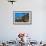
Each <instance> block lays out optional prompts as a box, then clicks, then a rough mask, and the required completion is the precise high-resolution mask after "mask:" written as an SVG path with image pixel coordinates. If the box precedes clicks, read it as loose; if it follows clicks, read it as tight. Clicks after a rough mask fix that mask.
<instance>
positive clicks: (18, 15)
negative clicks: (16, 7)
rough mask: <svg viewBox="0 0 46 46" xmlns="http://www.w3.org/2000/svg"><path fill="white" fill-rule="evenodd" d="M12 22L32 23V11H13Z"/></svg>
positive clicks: (20, 23) (18, 23)
mask: <svg viewBox="0 0 46 46" xmlns="http://www.w3.org/2000/svg"><path fill="white" fill-rule="evenodd" d="M13 24H17V25H23V24H24V25H26V24H32V11H13Z"/></svg>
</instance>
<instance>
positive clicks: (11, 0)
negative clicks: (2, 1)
mask: <svg viewBox="0 0 46 46" xmlns="http://www.w3.org/2000/svg"><path fill="white" fill-rule="evenodd" d="M8 2H11V3H12V4H13V3H14V2H16V0H8Z"/></svg>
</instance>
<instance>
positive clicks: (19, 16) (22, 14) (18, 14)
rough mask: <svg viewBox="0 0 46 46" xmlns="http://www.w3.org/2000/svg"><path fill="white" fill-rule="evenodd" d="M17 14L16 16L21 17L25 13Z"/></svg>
mask: <svg viewBox="0 0 46 46" xmlns="http://www.w3.org/2000/svg"><path fill="white" fill-rule="evenodd" d="M15 15H16V17H20V16H24V15H25V13H16V14H15Z"/></svg>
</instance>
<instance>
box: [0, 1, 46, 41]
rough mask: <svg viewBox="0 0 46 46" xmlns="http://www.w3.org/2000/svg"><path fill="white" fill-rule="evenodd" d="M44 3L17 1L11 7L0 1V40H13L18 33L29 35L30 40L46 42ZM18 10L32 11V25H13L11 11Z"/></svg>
mask: <svg viewBox="0 0 46 46" xmlns="http://www.w3.org/2000/svg"><path fill="white" fill-rule="evenodd" d="M44 1H45V0H44ZM44 1H42V0H17V1H16V3H14V5H12V4H11V3H10V2H8V1H7V0H0V40H11V39H13V40H14V39H15V38H16V37H17V34H18V33H19V32H25V33H28V34H31V38H32V39H34V40H37V41H40V40H46V37H45V35H46V33H45V32H46V31H45V30H46V28H45V27H46V25H45V24H46V22H45V20H46V16H45V15H46V14H45V11H46V10H45V3H44ZM43 6H44V7H43ZM19 10H21V11H24V10H29V11H32V25H14V24H13V11H19Z"/></svg>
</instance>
